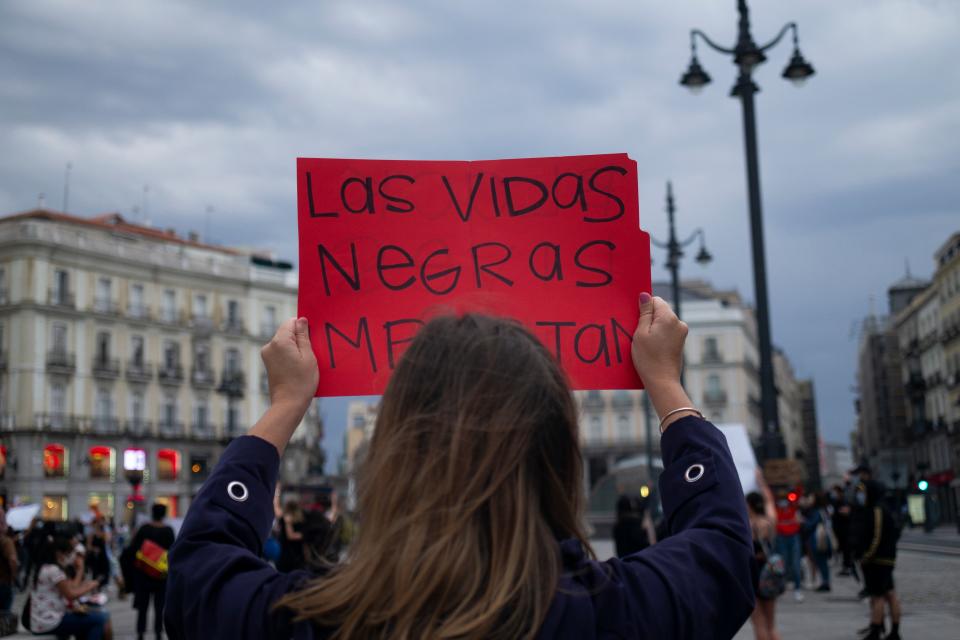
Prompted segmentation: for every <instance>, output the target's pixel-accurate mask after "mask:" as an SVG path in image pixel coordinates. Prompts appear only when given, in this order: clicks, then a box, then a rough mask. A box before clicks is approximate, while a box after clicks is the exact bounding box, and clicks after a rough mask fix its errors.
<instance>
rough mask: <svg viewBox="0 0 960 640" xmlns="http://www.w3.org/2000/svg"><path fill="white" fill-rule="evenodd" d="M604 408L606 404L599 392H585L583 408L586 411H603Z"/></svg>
mask: <svg viewBox="0 0 960 640" xmlns="http://www.w3.org/2000/svg"><path fill="white" fill-rule="evenodd" d="M606 407H607V403H606V401H605V400H604V399H603V395H602V394H601V393H600V392H599V391H587V395H586V396H584V397H583V408H584V409H585V410H587V411H603V410H604V409H605V408H606Z"/></svg>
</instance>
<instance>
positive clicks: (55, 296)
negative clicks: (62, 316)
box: [47, 289, 77, 309]
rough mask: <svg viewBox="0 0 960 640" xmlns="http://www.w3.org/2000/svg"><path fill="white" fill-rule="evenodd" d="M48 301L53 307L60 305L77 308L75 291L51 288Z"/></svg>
mask: <svg viewBox="0 0 960 640" xmlns="http://www.w3.org/2000/svg"><path fill="white" fill-rule="evenodd" d="M47 302H48V303H49V304H50V306H52V307H60V308H61V309H76V308H77V301H76V298H75V297H74V295H73V293H71V292H70V291H63V290H61V289H50V291H49V293H48V296H47Z"/></svg>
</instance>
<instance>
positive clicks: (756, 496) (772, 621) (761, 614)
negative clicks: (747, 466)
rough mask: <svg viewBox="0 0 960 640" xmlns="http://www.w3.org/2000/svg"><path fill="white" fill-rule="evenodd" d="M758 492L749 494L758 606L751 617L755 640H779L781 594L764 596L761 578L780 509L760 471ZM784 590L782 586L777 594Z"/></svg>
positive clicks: (754, 578)
mask: <svg viewBox="0 0 960 640" xmlns="http://www.w3.org/2000/svg"><path fill="white" fill-rule="evenodd" d="M756 476H757V488H758V489H759V490H760V491H751V492H750V493H748V494H747V514H748V516H749V518H750V533H751V535H752V536H753V557H754V564H755V565H756V566H755V568H754V573H753V590H754V592H755V593H756V594H757V606H756V607H754V609H753V613H752V614H751V615H750V622H751V623H752V624H753V637H754V638H756V640H780V632H779V631H777V619H776V612H777V597H778V596H779V594H778V593H775V592H773V593H763V591H762V590H761V589H760V576H761V575H762V574H763V569H764V566H765V565H766V564H767V561H768V560H769V559H770V558H771V556H773V554H774V550H773V549H774V543H775V541H776V539H777V507H776V503H775V501H774V499H773V493H772V492H771V491H770V487H769V485H767V481H766V480H765V479H764V477H763V472H761V471H760V470H759V469H757V473H756ZM780 590H782V586H780V588H779V589H776V590H775V591H780Z"/></svg>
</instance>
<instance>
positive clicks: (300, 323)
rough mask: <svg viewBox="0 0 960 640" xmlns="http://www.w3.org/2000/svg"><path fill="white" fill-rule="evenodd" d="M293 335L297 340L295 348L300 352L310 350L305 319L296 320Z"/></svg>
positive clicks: (308, 330)
mask: <svg viewBox="0 0 960 640" xmlns="http://www.w3.org/2000/svg"><path fill="white" fill-rule="evenodd" d="M293 335H294V337H295V338H296V339H297V347H298V348H299V349H300V351H303V350H304V349H310V348H311V347H310V327H309V325H308V324H307V319H306V318H297V321H296V323H294V325H293Z"/></svg>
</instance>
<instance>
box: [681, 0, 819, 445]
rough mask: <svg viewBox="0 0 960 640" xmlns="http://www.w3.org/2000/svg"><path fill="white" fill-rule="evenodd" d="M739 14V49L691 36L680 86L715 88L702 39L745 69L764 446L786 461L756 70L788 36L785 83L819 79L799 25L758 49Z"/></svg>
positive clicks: (743, 13)
mask: <svg viewBox="0 0 960 640" xmlns="http://www.w3.org/2000/svg"><path fill="white" fill-rule="evenodd" d="M737 11H738V12H739V14H740V22H739V34H738V37H737V44H736V46H735V47H734V48H732V49H728V48H726V47H721V46H719V45H717V44H716V43H714V42H713V41H712V40H710V38H708V37H707V35H706V34H705V33H703V32H702V31H700V30H699V29H693V30H692V31H691V32H690V50H691V54H692V55H691V59H690V66H689V67H687V71H686V72H685V73H684V74H683V76H682V77H681V78H680V84H681V85H683V86H685V87H687V88H688V89H690V90H691V91H692V92H694V93H699V92H700V90H702V89H703V87H704V86H706V85H707V84H709V83H710V76H709V75H708V74H707V72H706V71H704V70H703V67H701V66H700V61H699V60H698V59H697V37H698V36H699V37H700V38H701V39H702V40H703V41H704V42H706V43H707V45H709V46H710V48H712V49H714V50H716V51H719V52H720V53H724V54H727V55H730V56H733V62H734V64H735V65H737V67H738V68H739V69H740V76H739V77H738V78H737V82H736V84H735V85H733V89H732V90H731V92H730V95H731V96H732V97H735V98H740V103H741V105H742V106H743V136H744V145H745V147H746V155H747V193H748V196H749V203H750V235H751V240H752V245H753V283H754V297H755V298H756V306H757V333H758V334H759V335H758V338H759V342H760V385H761V416H762V423H763V440H762V443H761V449H762V451H763V456H764V458H766V459H770V458H781V457H783V456H784V452H785V447H784V443H783V436H782V435H781V433H780V417H779V415H778V412H777V391H776V386H775V384H774V377H773V375H774V374H773V350H772V347H771V338H770V309H769V302H768V299H767V274H766V267H765V256H764V245H763V213H762V207H761V203H760V170H759V168H758V160H757V124H756V116H755V112H754V104H753V95H754V94H755V93H756V92H757V91H759V90H760V89H759V88H758V87H757V85H756V84H754V82H753V70H754V69H755V68H756V67H757V66H758V65H760V64H762V63H763V62H764V61H766V59H767V57H766V55H764V54H765V52H766V51H768V50H770V49H772V48H773V47H774V46H776V45H777V43H779V42H780V40H781V39H782V38H783V36H785V35H786V33H787V31H791V32H792V34H793V55H792V56H791V58H790V62H789V63H788V64H787V66H786V68H785V69H784V70H783V74H782V75H783V77H784V78H786V79H787V80H790V81H791V82H793V83H794V84H795V85H798V86H799V85H802V84H803V83H804V82H805V81H806V80H807V79H808V78H809V77H810V76H812V75H813V74H814V70H813V66H812V65H811V64H810V63H809V62H807V61H806V59H804V57H803V56H802V55H801V54H800V47H799V45H798V42H797V24H796V23H795V22H789V23H787V24H786V25H784V27H783V28H782V29H781V30H780V33H778V34H777V37H776V38H774V39H773V40H771V41H770V42H768V43H767V44H765V45H763V46H757V44H756V43H755V42H754V41H753V36H752V35H751V34H750V17H749V13H748V10H747V3H746V0H737Z"/></svg>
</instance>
